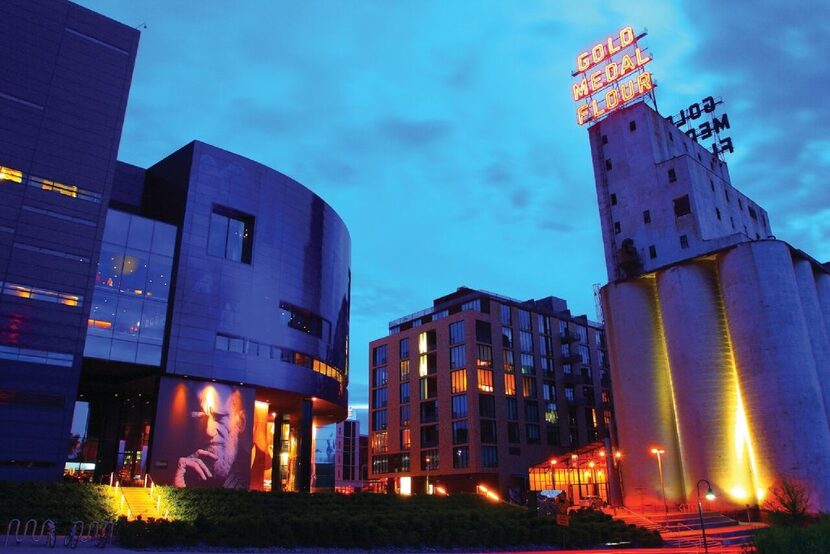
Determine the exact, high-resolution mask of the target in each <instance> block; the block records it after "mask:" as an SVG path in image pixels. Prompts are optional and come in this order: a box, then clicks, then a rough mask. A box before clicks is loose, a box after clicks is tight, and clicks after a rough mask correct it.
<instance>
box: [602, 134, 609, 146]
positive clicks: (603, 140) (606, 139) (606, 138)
mask: <svg viewBox="0 0 830 554" xmlns="http://www.w3.org/2000/svg"><path fill="white" fill-rule="evenodd" d="M602 144H608V135H602Z"/></svg>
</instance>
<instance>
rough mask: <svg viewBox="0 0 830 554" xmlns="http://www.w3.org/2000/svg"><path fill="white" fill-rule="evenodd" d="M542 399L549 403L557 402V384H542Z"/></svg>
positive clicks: (546, 382)
mask: <svg viewBox="0 0 830 554" xmlns="http://www.w3.org/2000/svg"><path fill="white" fill-rule="evenodd" d="M542 398H544V399H545V400H547V401H551V402H556V383H554V382H553V381H543V382H542Z"/></svg>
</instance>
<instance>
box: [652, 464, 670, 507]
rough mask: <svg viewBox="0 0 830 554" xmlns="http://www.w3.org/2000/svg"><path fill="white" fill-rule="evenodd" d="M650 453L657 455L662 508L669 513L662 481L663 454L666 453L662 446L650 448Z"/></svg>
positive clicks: (664, 485)
mask: <svg viewBox="0 0 830 554" xmlns="http://www.w3.org/2000/svg"><path fill="white" fill-rule="evenodd" d="M651 453H652V454H656V455H657V471H658V473H659V474H660V491H661V492H662V493H663V508H664V509H665V510H666V514H668V513H669V504H668V502H666V484H665V483H664V482H663V458H662V456H663V454H665V453H666V451H665V450H663V449H662V448H652V449H651Z"/></svg>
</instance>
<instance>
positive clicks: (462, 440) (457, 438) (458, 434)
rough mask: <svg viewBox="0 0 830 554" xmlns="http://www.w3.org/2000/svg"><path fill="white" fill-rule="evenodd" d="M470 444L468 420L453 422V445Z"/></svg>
mask: <svg viewBox="0 0 830 554" xmlns="http://www.w3.org/2000/svg"><path fill="white" fill-rule="evenodd" d="M467 442H469V438H468V431H467V420H466V419H461V420H459V421H453V422H452V443H453V444H466V443H467Z"/></svg>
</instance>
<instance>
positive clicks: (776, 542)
mask: <svg viewBox="0 0 830 554" xmlns="http://www.w3.org/2000/svg"><path fill="white" fill-rule="evenodd" d="M755 547H756V548H757V550H756V552H757V553H758V554H777V553H779V552H793V553H795V552H797V553H798V554H827V552H830V517H829V516H823V517H822V518H820V519H819V521H818V523H816V524H815V525H810V526H808V527H794V526H784V527H770V528H769V529H762V530H760V531H758V532H757V533H756V534H755Z"/></svg>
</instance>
